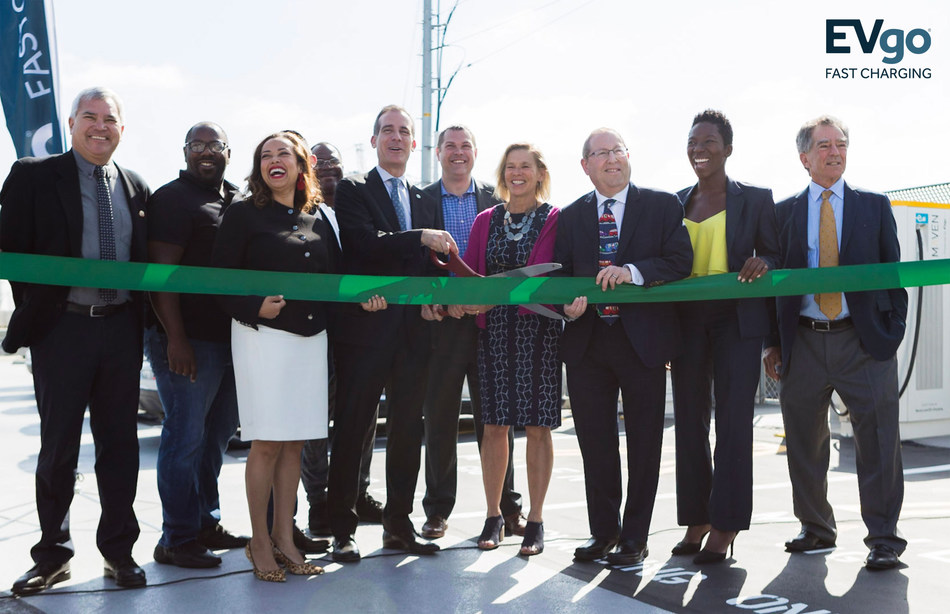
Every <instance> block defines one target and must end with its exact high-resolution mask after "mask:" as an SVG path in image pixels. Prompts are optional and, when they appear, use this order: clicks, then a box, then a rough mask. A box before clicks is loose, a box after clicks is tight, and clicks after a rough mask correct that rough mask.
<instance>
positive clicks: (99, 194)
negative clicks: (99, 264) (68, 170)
mask: <svg viewBox="0 0 950 614" xmlns="http://www.w3.org/2000/svg"><path fill="white" fill-rule="evenodd" d="M95 176H96V202H97V203H98V205H99V207H98V212H99V259H100V260H115V227H114V226H113V214H112V191H111V190H110V189H109V177H108V175H107V174H106V167H104V166H97V167H96V170H95ZM117 296H118V293H117V292H116V291H115V290H114V289H112V288H99V300H101V301H102V302H104V303H114V302H115V300H116V298H117Z"/></svg>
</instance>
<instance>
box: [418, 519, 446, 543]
mask: <svg viewBox="0 0 950 614" xmlns="http://www.w3.org/2000/svg"><path fill="white" fill-rule="evenodd" d="M448 528H449V523H448V522H446V520H445V517H444V516H440V515H439V514H433V515H431V516H429V518H428V519H427V520H426V522H425V524H424V525H422V536H423V537H424V538H426V539H439V538H440V537H445V530H446V529H448Z"/></svg>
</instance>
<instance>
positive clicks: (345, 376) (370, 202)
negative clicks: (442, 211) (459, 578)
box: [327, 105, 458, 562]
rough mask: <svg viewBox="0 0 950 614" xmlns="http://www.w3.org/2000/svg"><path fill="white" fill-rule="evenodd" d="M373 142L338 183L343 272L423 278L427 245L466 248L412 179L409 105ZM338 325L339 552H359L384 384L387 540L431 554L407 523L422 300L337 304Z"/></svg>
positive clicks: (394, 110) (386, 117) (333, 468)
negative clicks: (361, 171) (361, 496)
mask: <svg viewBox="0 0 950 614" xmlns="http://www.w3.org/2000/svg"><path fill="white" fill-rule="evenodd" d="M370 142H371V143H372V146H373V147H374V148H375V149H376V155H377V159H378V165H377V166H376V168H374V169H373V170H371V171H370V172H369V173H366V174H365V175H362V176H358V177H347V178H345V179H343V180H342V181H341V182H340V183H339V184H338V185H337V188H336V207H335V208H336V214H337V219H338V220H339V223H340V239H341V241H342V243H343V256H344V269H345V272H346V273H349V274H354V275H425V274H426V273H427V271H428V270H429V264H428V254H429V250H435V251H437V252H442V253H450V252H451V253H454V254H458V247H457V246H456V244H455V241H454V240H453V239H452V235H450V234H449V233H448V232H446V231H444V230H436V228H437V223H436V207H437V206H438V205H437V202H436V201H434V200H433V199H431V198H429V197H428V196H426V195H425V194H423V193H422V191H421V190H419V189H418V188H416V187H415V186H412V185H409V184H408V182H407V181H406V179H405V177H404V174H405V172H406V164H407V162H408V161H409V155H410V154H411V153H412V151H413V150H414V149H415V146H416V142H415V139H414V136H413V122H412V117H411V116H410V115H409V113H408V112H407V111H406V110H405V109H403V108H402V107H398V106H395V105H390V106H387V107H384V108H383V109H382V110H381V111H380V112H379V114H378V115H377V117H376V123H375V125H374V127H373V137H372V139H371V141H370ZM336 326H337V333H336V335H335V340H334V348H333V349H334V352H336V368H337V396H336V407H337V410H336V414H335V417H334V429H335V431H336V433H335V435H334V437H335V439H334V441H333V450H332V455H331V456H332V458H331V461H330V476H329V486H328V493H327V499H328V507H329V513H330V529H331V531H332V533H333V538H334V541H333V559H334V560H335V561H341V562H350V561H358V560H359V559H360V552H359V548H358V547H357V545H356V540H355V533H356V526H357V524H358V522H359V516H358V514H357V512H356V509H355V508H356V502H357V497H358V493H359V482H360V479H359V475H360V462H361V461H360V457H361V456H362V450H363V446H364V444H365V442H366V439H367V438H372V437H373V436H374V434H375V432H376V416H377V404H378V402H379V397H380V394H381V392H382V390H383V387H384V386H385V388H386V399H387V401H388V406H389V413H388V415H387V418H386V422H387V440H386V507H385V508H384V509H383V547H385V548H394V549H398V550H404V551H407V552H411V553H413V554H433V553H435V552H437V551H438V550H439V547H438V546H437V545H435V544H432V543H428V542H424V541H421V540H419V539H418V536H417V534H416V531H415V528H414V527H413V526H412V522H411V521H410V520H409V514H410V513H411V512H412V502H413V497H414V494H415V488H416V480H417V478H418V474H419V456H420V453H421V450H422V405H423V401H424V400H425V391H426V372H427V367H428V360H429V329H428V326H429V323H428V322H426V321H425V320H423V319H422V316H421V314H420V308H419V307H418V306H413V305H391V306H390V307H389V308H388V309H386V310H383V311H378V312H374V313H369V312H366V311H363V310H362V309H361V308H360V306H359V305H356V304H352V305H344V306H342V308H341V309H340V310H339V312H338V316H337V322H336Z"/></svg>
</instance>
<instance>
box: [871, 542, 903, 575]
mask: <svg viewBox="0 0 950 614" xmlns="http://www.w3.org/2000/svg"><path fill="white" fill-rule="evenodd" d="M898 565H900V559H899V558H898V555H897V551H896V550H894V549H893V548H891V547H890V546H885V545H884V544H875V545H874V546H872V547H871V552H870V553H869V554H868V558H867V559H865V560H864V566H865V567H867V568H868V569H869V570H871V571H880V570H882V569H894V568H895V567H897V566H898Z"/></svg>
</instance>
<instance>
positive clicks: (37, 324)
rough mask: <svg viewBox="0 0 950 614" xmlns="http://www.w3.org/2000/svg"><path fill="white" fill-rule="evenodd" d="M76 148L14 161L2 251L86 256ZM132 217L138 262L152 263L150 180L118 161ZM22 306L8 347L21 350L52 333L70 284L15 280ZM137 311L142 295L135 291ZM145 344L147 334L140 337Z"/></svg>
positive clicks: (0, 203) (5, 193) (6, 191)
mask: <svg viewBox="0 0 950 614" xmlns="http://www.w3.org/2000/svg"><path fill="white" fill-rule="evenodd" d="M75 155H76V154H74V153H73V151H72V150H69V151H67V152H66V153H64V154H60V155H56V156H50V157H48V158H23V159H21V160H18V161H16V162H14V163H13V167H12V168H11V169H10V174H9V175H8V176H7V179H6V181H5V182H4V184H3V188H2V190H0V250H3V251H5V252H19V253H24V254H42V255H47V256H69V257H72V258H82V224H83V215H82V195H81V193H80V190H79V170H78V167H77V166H76V159H75V158H74V156H75ZM116 168H117V169H118V171H119V179H120V180H121V183H122V187H123V189H124V190H125V196H126V201H127V202H128V204H129V213H130V215H131V218H132V245H131V252H130V258H131V260H132V261H133V262H146V261H147V260H148V253H147V248H146V239H147V233H146V221H145V211H146V199H147V198H148V197H149V195H150V194H151V192H150V191H149V189H148V186H147V185H146V184H145V181H144V180H143V179H142V178H141V177H139V176H138V175H137V174H136V173H133V172H132V171H129V170H126V169H123V168H121V167H119V166H118V165H116ZM11 286H12V287H13V300H14V302H15V304H16V309H15V310H14V312H13V315H12V316H11V318H10V324H9V326H8V327H7V336H6V338H5V339H4V340H3V349H4V350H6V351H7V352H15V351H16V350H17V348H19V347H25V346H29V345H31V344H32V343H34V342H36V341H38V340H40V339H41V338H42V337H43V336H44V335H45V334H46V333H47V332H49V331H50V330H51V329H52V328H53V326H54V325H55V324H56V322H57V321H58V320H59V317H60V316H61V315H62V313H63V310H64V308H65V305H66V296H67V295H68V294H69V287H68V286H48V285H42V284H34V283H25V282H13V283H12V284H11ZM132 298H133V301H135V302H136V313H139V315H140V316H141V315H142V312H143V309H141V306H142V297H141V294H140V293H137V292H133V293H132ZM139 342H140V343H141V339H139Z"/></svg>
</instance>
